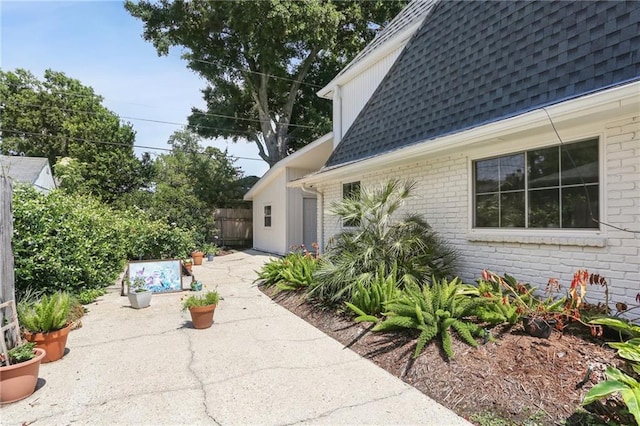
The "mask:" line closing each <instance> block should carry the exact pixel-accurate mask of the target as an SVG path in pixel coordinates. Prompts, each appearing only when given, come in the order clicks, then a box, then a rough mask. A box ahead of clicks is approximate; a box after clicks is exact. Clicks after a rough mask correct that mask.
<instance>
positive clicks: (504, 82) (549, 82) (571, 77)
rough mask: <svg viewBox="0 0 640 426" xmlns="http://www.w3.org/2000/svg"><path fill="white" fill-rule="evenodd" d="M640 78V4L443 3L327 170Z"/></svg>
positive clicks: (420, 31)
mask: <svg viewBox="0 0 640 426" xmlns="http://www.w3.org/2000/svg"><path fill="white" fill-rule="evenodd" d="M638 79H640V2H638V1H628V2H624V1H598V2H590V1H560V2H558V1H554V2H551V1H451V0H447V1H441V2H439V3H438V4H437V6H436V7H435V8H434V9H433V10H432V11H431V13H430V15H429V16H427V17H426V18H425V20H424V22H423V24H422V27H421V28H420V29H419V30H418V32H417V33H416V34H415V36H414V38H413V39H412V40H411V41H410V42H409V44H408V45H407V46H406V47H405V49H404V51H403V52H402V53H401V55H400V56H399V58H398V60H397V61H396V63H395V64H394V65H393V67H392V68H391V70H390V71H389V73H388V74H387V76H386V77H385V79H384V80H383V81H382V83H381V84H380V85H379V86H378V88H377V90H376V92H375V93H374V94H373V96H372V97H371V99H370V100H369V102H368V103H367V104H366V105H365V107H364V108H363V110H362V111H361V112H360V115H359V116H358V118H357V119H356V120H355V122H354V123H353V125H352V126H351V127H350V129H349V131H348V132H347V133H346V134H345V136H344V138H343V140H342V141H341V142H340V144H339V145H338V147H337V148H336V150H335V151H334V153H333V154H332V156H331V157H330V158H329V160H328V161H327V164H326V165H325V167H327V168H329V167H333V166H338V165H340V164H344V163H348V162H353V161H357V160H361V159H364V158H368V157H372V156H376V155H380V154H382V153H385V152H389V151H392V150H395V149H398V148H401V147H404V146H408V145H412V144H415V143H419V142H423V141H427V140H430V139H434V138H436V137H438V136H442V135H445V134H450V133H455V132H458V131H461V130H463V129H468V128H472V127H476V126H478V125H481V124H485V123H488V122H493V121H497V120H500V119H503V118H506V117H510V116H514V115H518V114H521V113H523V112H526V111H531V110H534V109H536V108H539V107H541V106H544V105H550V104H553V103H557V102H560V101H562V100H566V99H571V98H575V97H578V96H581V95H584V94H587V93H590V92H594V91H598V90H602V89H604V88H607V87H611V86H614V85H618V84H621V83H624V82H628V81H632V80H638Z"/></svg>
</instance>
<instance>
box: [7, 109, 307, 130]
mask: <svg viewBox="0 0 640 426" xmlns="http://www.w3.org/2000/svg"><path fill="white" fill-rule="evenodd" d="M15 104H17V105H21V106H30V107H34V108H44V107H45V105H42V104H32V103H25V102H15ZM58 109H59V110H60V111H66V112H82V113H85V114H90V115H98V113H97V112H96V111H87V110H81V109H75V108H71V109H70V108H58ZM196 114H198V115H204V116H208V117H220V118H229V119H233V120H245V121H252V122H256V123H262V122H264V120H259V119H256V118H242V117H234V116H231V115H222V114H210V113H204V112H196ZM115 115H116V116H118V117H119V118H124V119H127V120H136V121H148V122H152V123H160V124H171V125H176V126H188V124H185V123H176V122H172V121H163V120H157V119H152V118H141V117H131V116H126V115H118V114H115ZM198 127H200V128H201V129H209V130H220V131H229V132H235V130H233V129H224V128H217V127H208V126H198ZM287 127H302V128H305V129H313V128H315V127H314V126H308V125H304V124H288V125H287ZM244 133H246V134H251V133H250V132H244Z"/></svg>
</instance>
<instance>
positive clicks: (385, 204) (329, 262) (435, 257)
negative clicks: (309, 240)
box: [311, 180, 457, 303]
mask: <svg viewBox="0 0 640 426" xmlns="http://www.w3.org/2000/svg"><path fill="white" fill-rule="evenodd" d="M414 185H415V184H414V183H410V182H405V183H401V182H399V181H397V180H392V181H389V182H387V183H386V184H385V185H384V186H382V187H381V188H376V189H370V190H367V189H365V190H363V191H362V194H361V197H359V198H347V199H344V200H342V201H340V202H338V203H334V204H333V206H332V209H331V211H332V213H333V214H334V215H337V216H338V217H340V218H341V219H342V220H343V221H344V222H347V223H356V224H358V225H357V226H356V227H354V228H353V229H350V230H345V231H343V232H341V233H340V234H338V235H337V236H336V237H335V239H334V241H333V243H332V244H331V245H330V246H329V247H328V249H327V251H326V253H325V254H324V256H323V258H322V261H321V264H320V268H319V269H318V272H317V273H316V274H315V276H314V278H315V283H314V285H313V286H312V289H311V295H312V296H314V297H317V298H319V299H321V300H324V301H327V302H334V303H335V302H340V301H343V300H350V299H351V297H352V295H353V293H354V291H355V289H356V283H357V282H360V283H362V284H363V285H364V286H365V287H366V286H367V285H368V284H369V283H370V282H371V281H372V280H373V279H374V277H375V275H376V273H377V272H378V269H379V267H380V266H381V265H382V266H384V271H385V273H387V274H388V273H390V272H391V270H392V269H393V268H394V265H395V266H396V267H397V270H398V277H399V278H400V285H401V286H402V285H403V283H404V282H405V281H406V279H407V278H410V279H412V280H413V281H419V282H428V281H429V280H430V279H431V277H432V276H435V277H436V278H443V277H448V276H451V275H452V273H453V268H454V266H455V260H456V257H457V256H456V252H455V251H454V250H453V249H451V248H450V247H448V246H447V244H445V243H444V241H442V239H441V238H440V237H439V236H438V235H437V234H436V233H435V232H434V231H433V230H432V229H431V227H430V226H429V224H427V222H426V221H425V220H424V219H423V218H422V217H421V216H419V215H417V214H408V215H406V216H404V217H403V218H401V219H400V220H397V221H396V220H395V219H394V215H395V214H396V213H397V211H398V209H399V208H400V207H401V206H402V205H403V203H404V202H405V200H407V199H408V198H410V196H411V192H412V191H413V187H414Z"/></svg>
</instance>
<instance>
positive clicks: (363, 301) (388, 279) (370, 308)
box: [346, 265, 399, 322]
mask: <svg viewBox="0 0 640 426" xmlns="http://www.w3.org/2000/svg"><path fill="white" fill-rule="evenodd" d="M397 275H398V270H397V268H395V267H394V268H393V270H392V271H391V273H390V274H388V275H387V274H385V272H384V266H382V265H381V266H380V268H379V269H378V272H377V273H376V275H375V277H374V278H373V281H371V282H370V283H366V282H365V281H364V280H362V279H360V280H358V282H357V283H356V289H355V291H354V292H353V295H352V296H351V302H346V305H347V307H348V308H349V309H351V311H353V312H354V313H355V314H356V315H357V317H356V319H355V320H356V322H362V321H376V320H377V316H379V315H380V314H381V313H382V312H383V310H384V305H385V304H386V303H388V302H389V301H391V300H393V299H394V298H395V297H397V295H398V291H399V289H398V278H397Z"/></svg>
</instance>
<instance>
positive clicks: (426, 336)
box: [373, 278, 487, 358]
mask: <svg viewBox="0 0 640 426" xmlns="http://www.w3.org/2000/svg"><path fill="white" fill-rule="evenodd" d="M486 303H487V301H486V299H484V298H481V297H473V296H469V295H466V294H464V284H462V282H461V281H460V280H459V279H458V278H455V279H453V280H451V281H447V280H446V279H444V278H443V279H441V280H436V279H433V280H432V283H431V285H430V286H429V285H424V286H423V287H420V285H418V284H417V283H414V282H409V283H407V285H406V286H405V288H404V290H403V291H402V292H401V293H400V294H399V296H398V297H397V298H396V299H394V300H391V301H390V302H388V303H386V304H385V308H386V310H387V312H385V316H386V318H385V320H384V321H382V322H380V323H378V324H377V325H376V326H375V327H374V328H373V331H384V330H393V329H397V328H410V329H417V330H419V331H420V335H419V337H418V342H417V344H416V349H415V352H414V358H417V357H418V356H419V355H420V353H421V352H422V350H423V349H424V347H425V345H426V344H427V343H428V342H430V341H431V340H432V339H434V338H435V337H436V336H440V339H441V342H442V349H443V350H444V352H445V354H446V355H447V357H449V358H453V357H454V354H453V349H452V347H451V331H450V330H451V329H453V330H455V331H456V334H457V335H458V336H459V337H460V338H461V339H462V340H463V341H465V342H466V343H468V344H469V345H471V346H473V347H477V346H478V343H477V342H476V340H475V336H479V337H483V336H484V335H485V332H484V331H483V330H482V329H481V328H480V327H478V326H477V325H476V324H474V323H472V322H470V321H468V320H467V319H466V317H468V316H470V315H472V314H473V312H475V310H476V308H477V306H478V305H483V304H486Z"/></svg>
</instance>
